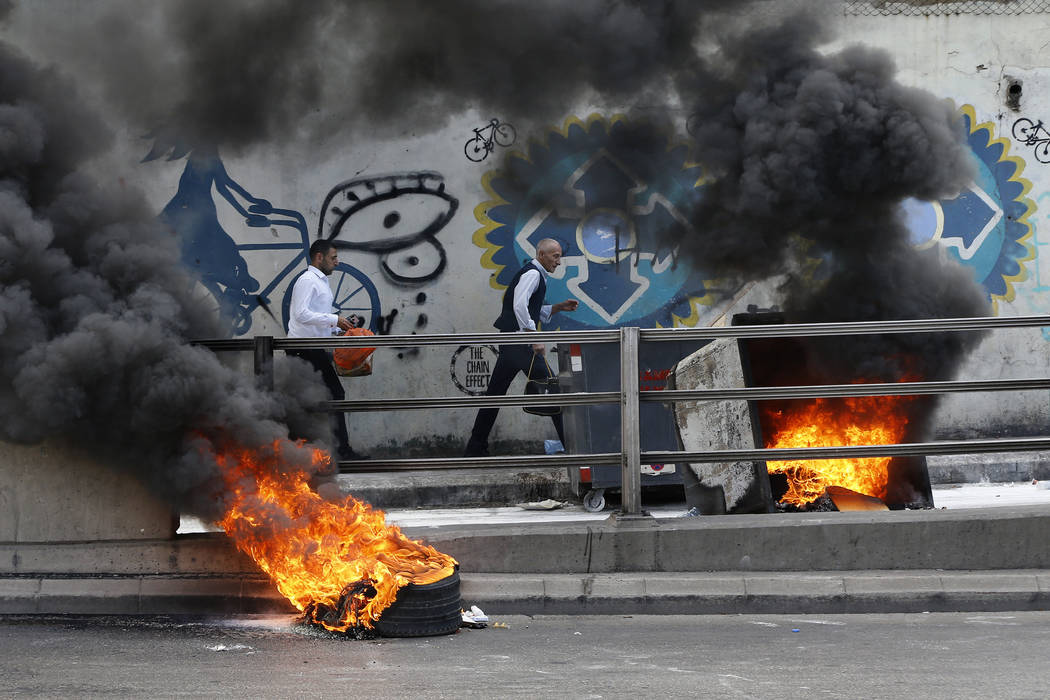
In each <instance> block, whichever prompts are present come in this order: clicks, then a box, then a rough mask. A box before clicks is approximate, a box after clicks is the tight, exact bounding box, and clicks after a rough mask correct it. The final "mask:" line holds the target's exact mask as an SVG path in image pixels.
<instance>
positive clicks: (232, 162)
mask: <svg viewBox="0 0 1050 700" xmlns="http://www.w3.org/2000/svg"><path fill="white" fill-rule="evenodd" d="M91 11H92V10H91V8H90V6H89V5H88V4H84V3H74V4H72V5H71V6H70V9H69V12H70V15H71V20H70V21H75V19H76V14H77V13H87V12H91ZM1048 19H1050V15H1047V14H1034V15H1033V14H1027V15H1018V16H987V15H972V14H953V15H945V16H931V17H924V16H897V17H894V16H871V17H865V16H845V17H844V18H843V19H842V22H841V27H840V39H839V40H838V41H837V42H836V44H835V46H841V45H844V44H847V43H853V42H862V43H867V44H871V45H874V46H879V47H883V48H886V49H888V50H889V51H890V52H892V54H893V55H894V56H895V58H896V60H897V62H898V65H899V69H900V78H901V80H902V81H904V82H906V83H908V84H912V85H915V86H919V87H922V88H925V89H927V90H929V91H931V92H932V93H934V94H935V95H939V96H942V97H943V98H944V99H946V100H952V101H953V102H954V104H955V105H956V107H957V108H958V110H959V112H960V114H961V115H963V117H964V119H965V120H966V124H967V128H968V130H969V134H970V147H971V149H972V152H973V157H974V159H975V162H976V163H977V164H978V170H979V173H980V176H979V181H978V182H975V183H974V187H973V188H972V189H971V191H969V192H966V193H964V197H963V198H962V199H960V200H958V201H952V202H939V203H924V204H920V203H915V204H914V205H913V206H912V207H911V208H910V209H909V212H910V217H911V219H912V221H913V228H914V231H915V241H916V245H917V246H925V245H937V246H941V247H942V248H943V249H944V250H945V252H946V254H948V255H953V256H956V257H958V258H959V259H961V260H962V261H963V262H964V264H966V265H968V266H970V267H971V268H972V269H973V272H974V276H975V278H976V279H977V280H978V281H980V283H981V284H982V285H983V286H984V288H985V289H986V291H987V293H988V299H989V303H990V304H992V305H994V309H995V313H997V314H999V315H1001V316H1011V315H1019V314H1037V313H1045V312H1046V311H1047V310H1050V296H1048V292H1050V253H1047V252H1045V251H1046V246H1047V245H1048V243H1050V220H1048V217H1050V164H1046V163H1043V162H1041V161H1040V160H1039V158H1040V156H1039V151H1038V150H1037V148H1033V146H1030V145H1026V144H1025V143H1024V142H1023V140H1021V139H1018V138H1017V137H1016V136H1015V135H1014V131H1015V130H1016V129H1017V128H1018V125H1019V124H1021V125H1023V124H1024V123H1025V122H1024V121H1023V120H1026V119H1027V120H1031V121H1039V120H1040V119H1043V118H1047V119H1050V99H1048V95H1047V87H1048V71H1047V59H1046V55H1047V54H1046V52H1045V50H1044V46H1045V42H1046V32H1045V31H1044V27H1045V25H1046V23H1047V20H1048ZM10 34H11V36H12V37H15V39H16V40H17V36H18V33H17V27H14V28H13V29H12V30H11V31H10ZM24 48H25V50H26V51H28V52H29V53H31V54H32V53H33V52H34V48H35V47H33V46H25V47H24ZM72 69H74V70H75V67H72ZM1018 85H1020V86H1021V92H1020V94H1019V96H1018V94H1017V93H1016V92H1011V86H1018ZM1013 89H1014V90H1015V91H1016V87H1014V88H1013ZM1009 95H1014V96H1015V97H1017V99H1016V100H1013V101H1011V102H1009V103H1008V100H1007V98H1008V96H1009ZM275 99H279V96H275ZM492 116H497V117H498V116H500V115H488V114H466V115H465V116H461V117H457V118H455V119H453V120H452V121H451V122H450V123H448V124H447V125H446V126H445V127H444V128H443V129H441V130H439V131H437V132H434V133H428V134H426V135H417V134H414V133H404V134H403V135H401V136H400V137H398V138H395V139H389V138H387V139H368V138H362V139H358V140H356V141H354V142H333V141H332V140H325V139H324V138H323V137H322V138H320V139H318V140H317V142H316V145H314V146H303V145H301V144H299V145H297V146H296V147H295V149H291V148H289V147H287V146H286V144H282V143H273V144H270V145H269V147H268V148H265V149H254V150H251V151H249V152H246V153H239V154H235V153H232V152H224V151H222V150H220V151H219V152H218V153H216V154H202V153H195V152H191V153H189V154H187V155H180V156H178V157H174V158H173V159H168V156H170V155H172V154H171V153H170V152H163V153H160V154H158V155H159V156H160V157H151V158H149V159H147V160H145V161H144V162H140V161H143V158H144V157H145V156H147V154H149V153H150V152H151V149H152V148H153V147H154V146H155V145H156V144H155V143H153V142H152V141H150V140H147V139H142V138H139V137H138V135H137V134H132V133H128V132H124V133H123V140H122V142H121V143H120V153H121V154H122V157H123V158H124V160H125V164H126V165H127V166H128V167H130V168H132V169H133V171H134V173H136V175H137V177H138V178H140V181H139V184H140V185H141V186H142V187H144V188H145V189H146V191H147V192H148V193H149V195H150V197H151V199H152V200H153V203H154V206H155V208H156V210H157V212H158V214H159V215H162V216H163V217H164V218H165V220H166V221H167V222H168V223H169V224H170V225H171V226H172V227H173V228H174V229H175V230H177V231H178V232H179V233H180V235H181V236H182V239H183V243H184V245H183V262H184V263H185V264H187V265H189V266H190V267H193V268H194V269H196V270H197V271H198V272H199V273H200V274H201V275H202V278H203V279H204V284H202V285H201V287H200V293H201V294H202V295H203V296H204V297H205V298H207V299H210V300H211V301H212V303H213V304H214V305H215V306H216V307H217V308H218V307H220V306H225V307H227V310H229V311H232V312H233V315H234V321H233V325H232V329H231V330H232V332H234V333H235V334H240V335H253V334H273V335H278V336H279V335H282V334H283V332H284V329H283V325H284V311H283V308H282V307H283V305H284V303H285V302H286V301H287V296H288V290H289V284H290V282H291V281H292V279H293V277H294V275H295V273H296V272H297V271H298V270H299V269H301V268H302V260H301V259H300V260H299V261H298V262H297V260H296V258H297V256H299V255H301V253H302V250H303V247H304V246H306V245H307V244H308V243H309V242H310V240H312V239H314V238H316V237H318V236H324V237H333V236H334V237H336V238H338V239H340V240H343V241H346V242H349V243H351V244H353V249H351V250H344V251H343V253H342V255H341V258H342V260H343V263H344V264H343V266H342V267H341V268H340V270H339V271H337V273H336V275H335V276H334V277H333V284H338V285H342V286H341V287H340V291H341V297H343V298H344V304H343V305H344V310H346V311H348V312H350V311H354V312H357V313H360V314H362V315H364V316H366V317H367V319H368V321H369V324H370V325H371V326H372V327H374V328H375V329H376V330H377V331H379V332H381V333H396V334H410V333H454V332H475V331H485V330H490V329H491V323H492V320H493V319H494V317H495V316H496V312H497V307H498V305H499V302H500V298H501V296H502V293H503V290H504V288H505V287H506V284H507V282H508V279H509V277H510V276H511V275H512V274H513V272H514V270H515V268H516V265H517V264H518V262H519V261H520V260H521V259H522V258H523V257H526V256H527V255H529V254H530V253H531V252H532V245H533V243H534V242H535V240H537V236H541V235H544V234H550V233H552V232H557V233H559V234H566V235H564V236H562V237H566V236H567V237H568V239H570V240H574V241H575V245H574V246H572V249H571V250H567V251H566V260H565V265H564V267H563V268H562V271H561V273H560V274H559V275H558V276H557V277H556V279H554V280H552V283H551V285H550V291H549V293H548V296H549V298H551V299H555V300H556V299H559V298H564V297H568V296H572V297H575V298H578V299H580V301H581V308H580V310H579V311H578V312H577V313H576V314H573V315H572V316H568V315H563V316H561V317H559V318H558V322H557V323H555V324H554V327H555V328H566V329H567V328H605V327H609V326H616V325H626V324H631V325H640V326H643V327H654V326H665V327H666V326H685V327H691V326H702V325H707V324H713V323H720V322H722V321H723V320H724V318H725V314H726V313H728V312H730V311H732V310H734V309H739V308H741V307H742V306H744V305H746V304H747V303H749V302H755V303H759V304H769V303H775V302H776V298H775V296H773V295H772V293H771V292H770V291H769V290H768V289H766V288H764V287H762V286H761V285H760V284H758V285H757V286H751V285H748V286H745V287H743V288H740V289H733V290H716V289H715V286H716V285H714V284H713V283H712V282H711V280H712V279H714V278H717V276H718V271H717V270H714V271H701V270H698V269H695V268H693V267H691V266H690V265H688V264H680V265H677V266H675V265H672V264H671V263H672V262H673V261H672V260H671V258H670V257H669V255H668V253H667V251H659V250H643V251H642V252H641V258H642V264H641V265H639V266H638V267H631V266H623V267H619V266H617V265H616V262H617V261H616V260H615V259H613V258H612V257H610V254H609V251H608V250H606V249H604V248H603V247H602V245H603V244H602V242H601V240H600V239H599V238H598V237H596V236H593V235H591V234H592V233H593V229H592V228H589V227H588V220H587V217H588V215H585V214H584V213H583V211H582V210H581V212H580V215H579V216H578V217H576V219H574V220H573V221H572V222H566V221H555V220H554V219H552V218H551V217H550V216H549V215H548V214H549V212H547V213H546V214H545V210H544V206H545V205H546V203H545V202H534V201H531V200H530V199H529V196H528V195H529V192H528V190H527V187H526V188H525V189H523V188H522V186H521V183H513V182H511V181H510V180H508V179H506V178H502V177H501V176H500V173H501V168H503V167H505V165H506V164H507V162H508V158H509V156H510V154H512V153H516V154H517V156H518V158H519V159H524V160H525V161H527V162H528V163H529V164H530V176H529V177H531V178H533V179H532V180H531V181H530V182H526V183H525V185H537V184H540V183H548V182H550V181H552V180H553V179H556V178H562V179H565V177H566V173H567V172H572V173H573V177H576V178H577V179H576V180H574V181H573V182H574V183H575V191H576V194H577V195H578V196H579V197H581V198H583V200H586V199H587V197H592V196H593V197H600V196H601V195H602V194H603V193H608V192H610V191H614V190H615V191H616V192H618V193H619V195H620V196H621V200H622V197H623V195H624V193H625V192H626V189H625V188H628V189H629V188H632V187H636V186H639V185H646V184H647V185H650V186H652V185H654V183H656V182H657V181H658V179H659V181H660V182H661V183H663V186H664V189H665V191H663V192H661V195H662V197H661V198H658V199H654V200H650V201H649V202H648V204H651V205H653V207H652V208H649V207H648V206H645V207H643V206H641V205H639V206H635V207H633V208H632V207H628V208H627V209H624V210H623V211H621V212H619V213H618V214H617V215H618V216H622V217H625V218H629V219H631V221H632V223H633V225H634V226H635V227H636V229H637V230H639V231H644V230H645V229H646V227H648V226H657V225H672V226H684V225H685V224H683V223H681V222H680V221H679V219H678V216H679V215H680V210H679V208H678V207H679V205H681V203H682V200H683V197H684V196H685V195H683V194H682V193H683V192H684V193H686V194H688V192H689V191H691V190H692V189H693V188H694V187H695V186H696V180H697V169H696V167H695V164H693V163H692V162H691V161H690V160H689V159H688V158H687V153H686V151H685V149H684V148H673V147H671V148H661V149H658V150H657V151H655V152H652V153H644V154H639V153H632V154H614V155H616V158H615V159H610V158H604V157H601V153H602V149H603V148H606V147H607V146H608V140H607V136H608V132H609V131H610V130H611V129H613V128H615V125H616V124H617V123H618V121H619V120H620V117H618V116H617V115H616V114H615V113H614V112H612V111H603V112H601V113H594V112H592V111H591V110H590V109H589V108H587V107H586V106H576V107H573V108H571V109H570V108H567V110H566V113H565V114H564V118H563V119H561V120H559V121H553V122H551V123H548V124H545V125H543V127H542V128H537V129H535V130H530V131H529V132H525V131H524V130H521V131H518V132H517V133H516V135H515V140H514V143H513V145H511V146H509V147H504V146H500V145H496V146H495V147H494V151H493V152H492V153H491V154H487V155H486V157H485V158H484V159H482V160H480V161H478V162H475V161H473V160H470V159H468V157H467V153H466V151H465V146H466V145H467V143H468V141H469V140H471V139H472V138H473V137H474V129H477V128H481V127H484V126H485V125H486V124H487V123H488V120H489V119H490V117H492ZM685 117H686V115H685V113H684V112H683V113H682V114H680V115H677V116H676V118H677V119H678V120H679V121H680V122H681V124H680V126H681V135H682V139H683V141H684V139H685V138H686V136H685V126H686V123H685V122H686V119H685ZM118 130H119V127H118ZM322 136H323V135H322ZM673 145H674V144H668V146H673ZM1044 145H1045V144H1044ZM467 150H469V149H467ZM700 157H701V159H702V154H700ZM1044 160H1045V158H1044ZM627 172H629V173H630V177H631V178H633V180H632V181H630V182H628V181H627V179H625V177H624V175H625V173H627ZM616 188H619V189H618V190H616ZM245 193H247V194H245ZM593 197H592V198H593ZM259 200H266V201H267V202H269V203H271V204H272V208H271V209H269V210H268V213H266V214H262V215H255V216H253V217H246V216H245V213H244V211H245V209H246V207H248V206H250V205H251V204H253V203H257V202H258V201H259ZM500 202H504V203H506V205H505V206H493V205H494V204H496V203H500ZM355 203H356V204H355ZM1011 207H1012V208H1013V210H1016V211H1020V212H1022V214H1021V215H1020V216H1014V215H1004V214H1003V212H1004V211H1009V210H1011ZM347 214H348V215H347ZM188 215H189V216H188ZM591 223H593V222H591ZM566 226H568V227H569V229H573V230H569V229H566V230H565V231H562V230H561V229H559V227H562V228H564V227H566ZM574 227H575V228H574ZM289 265H290V268H289V267H287V266H289ZM756 282H757V281H756ZM257 295H259V296H262V297H263V298H264V299H265V300H267V301H268V305H269V309H270V311H271V312H272V313H273V317H271V316H270V314H269V313H267V311H266V310H264V309H263V308H261V307H260V306H259V305H258V304H257V303H256V302H255V301H254V300H255V297H256V296H257ZM1048 340H1050V327H1048V328H1046V329H1043V330H1042V332H1041V331H1040V330H1039V329H1032V330H1022V331H997V332H995V333H993V334H991V335H990V336H989V337H988V339H987V340H986V341H985V342H984V343H983V344H982V345H981V346H980V348H979V350H978V351H977V352H976V353H975V354H974V355H973V356H972V357H971V359H970V360H969V361H968V362H967V364H966V365H965V367H964V369H963V371H962V376H963V377H965V378H969V379H981V378H997V377H1013V378H1021V377H1043V376H1047V375H1048V373H1050V364H1048V357H1050V352H1048V350H1050V347H1048V344H1047V341H1048ZM494 360H495V355H494V351H493V350H492V349H491V348H476V349H474V352H473V353H471V352H470V351H460V350H459V349H458V348H455V347H440V348H437V347H435V348H413V347H405V348H398V349H390V350H387V349H382V350H380V351H378V352H377V353H376V358H375V371H374V373H373V375H372V376H369V377H359V378H349V379H346V380H345V382H346V386H347V390H348V395H349V397H351V398H353V397H362V398H387V397H399V396H405V395H411V394H416V395H427V396H441V395H460V394H470V393H476V392H478V391H480V390H481V388H482V387H483V386H484V383H485V381H486V377H487V373H488V371H489V370H490V369H491V367H492V364H493V362H494ZM472 419H473V412H472V411H459V412H457V411H428V412H405V413H403V414H399V415H398V416H397V417H396V420H394V419H393V418H392V417H391V416H390V415H388V414H372V415H366V414H353V415H351V417H350V424H351V433H352V441H353V443H354V445H355V447H356V448H357V449H359V450H361V451H364V452H371V453H388V454H406V455H408V454H449V453H456V452H458V451H459V450H461V449H462V443H463V441H464V440H465V437H466V434H467V432H468V430H469V426H470V423H471V421H472ZM1048 421H1050V401H1048V397H1047V393H1046V392H1045V391H1040V392H1026V393H1010V394H980V395H973V394H967V395H959V396H955V397H950V398H948V399H947V400H946V401H945V403H944V406H943V410H942V411H941V413H940V418H939V420H938V422H937V433H938V435H937V437H964V436H977V435H981V436H985V435H1006V434H1010V435H1019V434H1039V433H1043V432H1045V428H1044V426H1045V425H1046V424H1047V422H1048ZM551 437H554V435H553V431H552V429H551V428H550V425H549V422H547V421H543V420H538V419H536V418H533V417H529V416H527V415H525V414H523V413H522V412H521V411H517V410H510V411H503V412H502V413H501V415H500V418H499V420H498V421H497V424H496V429H495V432H494V434H493V441H494V442H495V443H496V445H495V446H496V448H497V449H499V448H500V447H501V445H500V444H499V443H500V442H501V441H502V442H503V443H504V444H503V445H502V447H504V448H506V447H517V448H519V449H521V450H522V451H525V452H539V451H541V450H542V440H543V439H544V438H551Z"/></svg>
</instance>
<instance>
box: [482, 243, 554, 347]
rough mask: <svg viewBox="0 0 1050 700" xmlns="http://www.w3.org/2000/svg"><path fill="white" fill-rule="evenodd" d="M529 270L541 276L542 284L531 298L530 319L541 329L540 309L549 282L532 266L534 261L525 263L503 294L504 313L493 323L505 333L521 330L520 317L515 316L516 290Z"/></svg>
mask: <svg viewBox="0 0 1050 700" xmlns="http://www.w3.org/2000/svg"><path fill="white" fill-rule="evenodd" d="M529 270H536V272H539V274H540V283H539V285H538V286H537V287H536V291H535V292H533V293H532V296H531V297H529V318H531V319H532V322H533V323H535V324H536V327H537V328H539V325H540V307H541V306H543V297H544V296H546V294H547V280H545V279H544V278H543V273H542V272H540V271H539V270H538V269H536V266H535V265H533V264H532V261H531V260H530V261H529V262H527V263H525V266H524V267H522V268H521V269H520V270H518V272H517V274H516V275H514V278H513V279H512V280H511V281H510V284H509V285H507V291H505V292H504V293H503V313H501V314H500V315H499V318H497V319H496V322H495V323H493V324H492V325H494V326H495V327H496V328H498V329H500V330H501V331H503V332H504V333H513V332H514V331H518V330H521V329H520V328H519V327H518V317H517V316H515V315H514V290H515V289H516V288H517V286H518V280H520V279H521V276H522V275H524V274H525V273H526V272H528V271H529Z"/></svg>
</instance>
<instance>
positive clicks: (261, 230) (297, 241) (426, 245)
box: [144, 148, 458, 335]
mask: <svg viewBox="0 0 1050 700" xmlns="http://www.w3.org/2000/svg"><path fill="white" fill-rule="evenodd" d="M162 155H163V153H162V152H159V151H158V149H156V148H155V149H154V151H152V152H151V153H150V154H149V155H148V156H147V157H146V158H145V159H144V161H150V160H155V159H157V158H159V157H160V156H162ZM183 156H186V165H185V168H184V169H183V172H182V175H181V177H180V180H179V186H178V190H177V192H176V193H175V195H174V196H173V197H172V199H171V200H170V201H169V202H168V204H167V205H166V206H165V207H164V209H163V210H162V211H161V213H160V217H159V218H160V219H161V221H163V222H164V223H165V224H166V225H168V226H169V227H171V228H172V229H173V230H174V231H175V232H177V233H178V235H179V239H180V245H181V257H182V262H183V264H185V265H186V266H187V267H188V268H190V269H191V270H192V271H193V272H194V273H195V275H196V277H197V279H198V280H199V283H200V285H201V287H202V289H203V290H204V292H205V293H207V294H208V295H210V296H211V297H212V298H213V299H214V301H215V305H216V307H217V310H218V311H219V312H220V313H221V315H222V317H223V318H225V319H228V320H229V331H230V333H231V334H233V335H243V334H245V333H248V332H249V330H250V329H251V327H252V317H253V314H254V313H255V312H256V311H257V310H259V309H262V310H263V311H264V312H266V313H267V314H269V315H270V316H271V317H273V318H274V319H275V320H278V321H279V322H281V323H282V324H283V326H284V327H285V328H287V325H288V321H287V319H288V311H289V307H290V305H291V289H292V285H293V283H294V280H295V278H296V277H298V275H300V274H302V272H303V271H304V270H305V268H306V264H307V260H308V251H309V247H310V242H311V239H310V235H309V231H308V228H307V224H306V219H305V218H304V217H303V215H302V214H301V213H300V212H299V211H296V210H293V209H285V208H280V207H276V206H274V205H273V204H271V203H270V201H269V200H267V199H264V198H262V197H259V196H256V195H254V194H252V193H250V192H248V190H247V189H245V187H243V186H242V185H241V184H239V183H238V182H237V181H235V180H234V179H233V178H232V177H231V176H230V175H229V173H228V172H227V170H226V167H225V165H224V163H223V161H222V159H221V158H220V157H219V155H218V153H217V152H215V151H211V152H208V151H200V150H198V151H193V152H188V153H180V154H172V155H171V157H169V159H174V158H177V157H183ZM219 204H223V205H225V206H226V208H227V209H230V210H232V211H233V212H234V213H235V214H236V230H231V229H232V228H233V227H231V224H230V220H229V217H226V218H225V220H224V217H222V216H220V214H219V206H218V205H219ZM457 206H458V201H457V200H456V199H455V198H454V197H452V196H451V195H449V194H448V193H447V192H445V185H444V179H443V177H442V176H441V175H440V174H438V173H434V172H431V171H419V172H405V173H396V174H392V175H381V176H376V177H370V178H359V179H355V180H348V181H346V182H342V183H340V184H338V185H336V186H335V187H333V188H332V189H331V191H330V192H329V193H328V196H327V197H326V198H325V200H324V206H323V208H322V213H321V218H320V222H319V224H318V231H317V236H318V237H319V238H322V237H323V238H327V239H330V240H332V241H333V242H334V243H335V245H336V247H338V248H340V249H344V250H352V251H355V252H358V253H360V252H364V253H369V254H373V255H375V256H376V257H377V259H378V265H379V269H380V270H381V271H382V273H383V276H384V277H385V278H386V280H387V281H389V282H390V283H392V284H395V285H398V286H419V285H422V284H425V283H427V282H430V281H432V280H434V279H436V278H438V277H439V276H440V275H441V273H442V272H443V271H444V269H445V267H446V265H447V255H446V253H445V250H444V248H443V247H442V245H441V243H440V242H439V241H438V240H437V237H436V236H437V233H438V232H439V231H440V230H441V229H442V228H443V227H444V226H445V224H446V223H448V221H449V220H450V219H451V218H452V216H453V215H454V214H455V211H456V208H457ZM253 232H257V233H254V234H253ZM376 232H379V233H378V234H377V233H376ZM246 254H249V255H255V254H261V255H263V256H264V258H265V264H260V265H259V266H258V269H265V270H276V272H275V273H272V274H271V276H268V277H267V278H266V279H263V280H260V279H256V277H255V276H253V273H252V272H251V271H250V269H249V263H248V261H247V260H246V257H245V256H246ZM330 282H331V285H332V288H333V292H334V296H335V301H334V310H335V311H336V312H337V313H340V314H345V315H351V314H356V315H357V316H359V317H361V318H362V319H363V321H364V325H365V327H367V328H369V329H371V330H372V331H373V332H380V333H390V332H391V326H392V325H393V322H394V319H395V318H396V317H397V310H396V309H395V310H391V311H390V312H388V313H387V314H383V311H382V305H381V303H380V299H379V293H378V290H377V288H376V285H375V283H374V282H373V281H372V280H371V279H370V278H369V277H368V276H367V275H366V274H364V273H363V272H362V271H361V270H359V269H358V268H356V267H354V266H353V265H350V264H348V263H346V262H341V263H340V264H339V265H338V267H337V268H336V269H335V271H334V272H333V273H332V277H331V280H330ZM281 287H284V289H285V291H284V295H283V297H282V299H281V304H280V312H281V317H280V318H279V319H278V318H277V315H276V309H275V308H274V304H273V300H272V295H273V294H274V293H275V292H276V291H277V290H279V289H280V288H281ZM425 299H426V295H424V294H419V295H417V296H416V302H417V305H419V304H420V303H422V302H421V301H420V300H425ZM426 323H427V319H426V314H422V313H421V314H419V315H418V318H417V319H416V323H415V326H416V327H417V328H422V327H424V326H425V325H426Z"/></svg>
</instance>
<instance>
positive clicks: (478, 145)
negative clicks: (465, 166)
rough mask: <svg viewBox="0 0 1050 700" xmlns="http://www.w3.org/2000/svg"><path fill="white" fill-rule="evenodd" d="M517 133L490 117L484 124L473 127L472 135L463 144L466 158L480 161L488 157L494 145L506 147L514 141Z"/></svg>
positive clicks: (510, 127)
mask: <svg viewBox="0 0 1050 700" xmlns="http://www.w3.org/2000/svg"><path fill="white" fill-rule="evenodd" d="M516 138H517V133H516V132H515V130H514V127H513V126H511V125H510V124H508V123H507V122H501V121H500V120H499V119H492V120H490V121H489V123H488V124H486V125H485V126H482V127H479V128H477V129H474V136H473V137H472V138H471V139H470V140H469V141H467V142H466V144H464V146H463V152H464V153H465V154H466V155H467V159H468V160H472V161H474V162H475V163H480V162H481V161H483V160H485V159H486V158H488V157H489V154H490V153H492V151H494V150H495V149H496V146H503V147H507V146H510V145H511V144H513V143H514V140H515V139H516Z"/></svg>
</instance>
